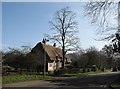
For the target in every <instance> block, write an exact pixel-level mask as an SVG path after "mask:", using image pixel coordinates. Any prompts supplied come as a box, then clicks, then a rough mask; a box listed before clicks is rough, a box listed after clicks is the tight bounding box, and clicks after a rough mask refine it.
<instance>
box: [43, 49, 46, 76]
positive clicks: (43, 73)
mask: <svg viewBox="0 0 120 89" xmlns="http://www.w3.org/2000/svg"><path fill="white" fill-rule="evenodd" d="M45 72H46V51H45V50H44V72H43V74H44V78H45Z"/></svg>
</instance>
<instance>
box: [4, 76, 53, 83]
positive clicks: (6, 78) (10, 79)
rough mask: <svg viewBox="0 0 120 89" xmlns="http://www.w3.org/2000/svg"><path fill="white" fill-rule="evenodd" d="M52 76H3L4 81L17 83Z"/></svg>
mask: <svg viewBox="0 0 120 89" xmlns="http://www.w3.org/2000/svg"><path fill="white" fill-rule="evenodd" d="M50 78H52V77H51V76H45V77H44V76H43V75H14V76H3V77H2V83H3V84H8V83H15V82H23V81H31V80H41V79H50Z"/></svg>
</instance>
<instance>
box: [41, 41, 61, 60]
mask: <svg viewBox="0 0 120 89" xmlns="http://www.w3.org/2000/svg"><path fill="white" fill-rule="evenodd" d="M41 44H42V46H43V48H44V50H45V51H46V53H47V54H48V55H49V57H50V58H51V59H52V58H53V59H54V58H56V57H58V58H62V50H61V49H60V48H56V47H54V46H51V45H48V44H44V43H41Z"/></svg>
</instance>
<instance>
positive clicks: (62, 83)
mask: <svg viewBox="0 0 120 89" xmlns="http://www.w3.org/2000/svg"><path fill="white" fill-rule="evenodd" d="M119 75H120V73H119ZM117 79H118V73H108V74H98V75H90V76H82V77H56V78H54V79H51V80H37V81H29V82H20V83H13V84H5V85H3V89H19V88H20V89H112V88H110V86H108V85H110V84H111V83H112V82H113V81H115V80H117Z"/></svg>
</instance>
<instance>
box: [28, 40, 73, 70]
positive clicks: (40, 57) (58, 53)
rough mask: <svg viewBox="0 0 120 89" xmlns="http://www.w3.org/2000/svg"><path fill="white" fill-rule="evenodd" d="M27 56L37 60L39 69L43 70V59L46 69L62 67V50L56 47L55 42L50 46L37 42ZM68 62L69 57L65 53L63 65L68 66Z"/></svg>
mask: <svg viewBox="0 0 120 89" xmlns="http://www.w3.org/2000/svg"><path fill="white" fill-rule="evenodd" d="M28 56H32V58H33V60H37V61H38V66H39V67H38V68H39V71H43V69H44V63H45V59H46V64H45V65H46V66H45V67H46V71H54V70H58V69H59V68H61V67H62V50H61V49H60V48H57V47H56V45H55V44H54V45H53V46H52V45H48V44H46V43H41V42H39V43H38V44H37V45H36V46H35V47H34V48H33V49H32V50H31V52H30V53H29V54H28ZM70 63H71V60H70V58H69V57H68V55H65V66H69V64H70Z"/></svg>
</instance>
